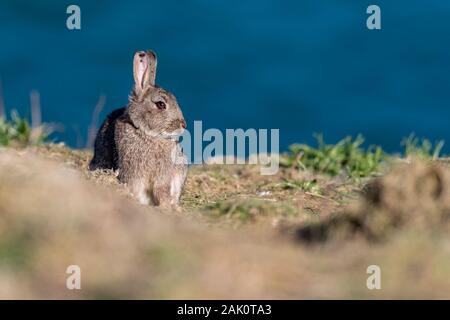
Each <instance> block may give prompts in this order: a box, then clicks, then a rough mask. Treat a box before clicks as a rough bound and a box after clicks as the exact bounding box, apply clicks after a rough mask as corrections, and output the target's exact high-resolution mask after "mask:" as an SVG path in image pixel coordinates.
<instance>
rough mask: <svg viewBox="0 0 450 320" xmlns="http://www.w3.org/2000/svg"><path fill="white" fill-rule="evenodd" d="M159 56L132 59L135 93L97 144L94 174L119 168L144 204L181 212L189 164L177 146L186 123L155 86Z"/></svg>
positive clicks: (111, 118) (114, 115)
mask: <svg viewBox="0 0 450 320" xmlns="http://www.w3.org/2000/svg"><path fill="white" fill-rule="evenodd" d="M156 65H157V58H156V54H155V53H154V52H152V51H147V52H144V51H138V52H136V54H135V55H134V65H133V73H134V81H135V84H134V89H133V91H132V93H131V95H130V98H129V104H128V106H127V107H126V108H121V109H117V110H115V111H113V112H112V113H111V114H109V115H108V117H107V118H106V120H105V122H104V123H103V124H102V126H101V128H100V130H99V132H98V134H97V137H96V141H95V150H94V157H93V159H92V161H91V163H90V164H89V168H90V170H95V169H98V168H102V169H114V170H115V169H118V170H119V176H118V177H119V180H120V181H122V182H124V183H126V184H127V186H128V187H129V189H130V191H131V192H132V193H133V195H134V196H135V197H136V198H137V199H138V200H139V201H140V202H141V203H143V204H149V203H153V204H155V205H160V206H164V207H171V208H175V209H178V208H179V207H178V202H179V199H180V194H181V190H182V188H183V185H184V182H185V180H186V174H187V159H186V157H185V155H184V154H183V151H182V149H181V147H180V145H179V143H178V137H179V136H180V135H181V134H182V132H183V131H184V129H185V128H186V121H185V120H184V118H183V114H182V112H181V110H180V107H179V106H178V103H177V100H176V98H175V96H174V95H173V94H171V93H170V92H168V91H166V90H164V89H162V88H159V87H157V86H156V85H155V78H156Z"/></svg>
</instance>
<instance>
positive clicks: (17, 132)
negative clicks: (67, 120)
mask: <svg viewBox="0 0 450 320" xmlns="http://www.w3.org/2000/svg"><path fill="white" fill-rule="evenodd" d="M49 133H50V130H49V129H48V126H47V125H40V126H38V127H36V128H32V127H31V125H30V122H29V121H28V119H26V118H23V117H21V116H20V115H19V114H18V113H17V112H16V111H12V112H11V119H10V120H7V119H5V118H3V117H0V146H11V147H26V146H32V145H40V144H42V143H44V142H45V141H47V138H48V135H49Z"/></svg>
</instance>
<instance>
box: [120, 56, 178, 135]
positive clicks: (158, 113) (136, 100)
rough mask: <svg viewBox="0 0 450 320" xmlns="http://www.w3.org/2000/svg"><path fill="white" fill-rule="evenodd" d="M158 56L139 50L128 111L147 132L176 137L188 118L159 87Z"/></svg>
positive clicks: (167, 93)
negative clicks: (156, 82) (157, 75)
mask: <svg viewBox="0 0 450 320" xmlns="http://www.w3.org/2000/svg"><path fill="white" fill-rule="evenodd" d="M156 64H157V58H156V54H155V53H154V52H153V51H146V52H145V51H138V52H136V54H135V55H134V63H133V73H134V82H135V83H134V89H133V91H132V93H131V96H130V104H129V106H128V114H129V116H130V119H131V121H132V122H133V125H134V126H136V127H137V128H139V129H140V130H143V131H144V132H145V133H146V134H148V135H151V136H155V137H163V138H173V137H177V136H179V135H181V134H182V133H183V130H184V129H185V128H186V121H185V120H184V117H183V113H182V112H181V110H180V107H179V106H178V102H177V99H176V98H175V96H174V95H173V94H172V93H170V92H169V91H167V90H164V89H163V88H160V87H158V86H156V84H155V78H156Z"/></svg>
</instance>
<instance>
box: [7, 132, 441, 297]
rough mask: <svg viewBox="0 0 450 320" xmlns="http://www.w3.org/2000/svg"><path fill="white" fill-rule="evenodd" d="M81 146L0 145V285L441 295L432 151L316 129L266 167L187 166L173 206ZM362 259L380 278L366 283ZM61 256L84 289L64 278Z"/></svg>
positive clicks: (43, 289)
mask: <svg viewBox="0 0 450 320" xmlns="http://www.w3.org/2000/svg"><path fill="white" fill-rule="evenodd" d="M25 141H26V140H25ZM10 145H12V144H10ZM24 145H25V144H24ZM410 145H415V146H416V147H417V148H419V149H420V148H421V146H422V145H423V144H422V143H421V141H420V140H418V142H417V143H416V144H414V143H411V144H410ZM435 149H436V148H435V146H433V147H431V148H428V147H426V148H423V150H422V151H424V152H423V154H425V155H428V156H432V155H433V153H435V151H436V150H435ZM409 150H412V149H411V148H409ZM439 154H440V153H439ZM91 157H92V153H91V152H90V151H87V150H83V151H80V150H73V149H70V148H67V147H65V146H64V145H63V144H53V143H49V144H41V145H38V146H33V147H31V148H24V149H21V150H17V149H15V148H10V149H9V148H4V149H3V150H2V152H1V153H0V181H2V183H1V184H0V233H1V234H3V235H4V237H3V238H2V239H1V241H0V278H1V279H2V283H4V285H3V286H0V298H51V299H57V298H58V299H64V298H68V299H73V298H105V297H106V298H114V299H119V298H122V299H124V298H138V299H139V298H149V299H153V298H155V299H166V298H170V299H177V298H186V299H187V298H190V299H201V298H203V299H204V298H209V299H226V298H232V299H239V298H242V299H263V298H268V299H270V298H281V299H296V298H327V299H330V298H335V299H336V298H363V299H364V298H368V299H371V298H407V297H411V298H435V297H437V298H448V297H449V292H450V282H449V281H448V277H447V275H448V274H449V272H450V262H449V260H448V252H449V249H450V248H449V243H450V242H449V241H448V240H449V237H448V234H449V232H448V231H449V230H450V215H449V212H450V201H449V199H450V197H449V196H450V169H449V168H448V167H447V165H445V164H443V165H441V164H439V165H437V166H434V163H433V162H430V161H421V162H420V165H417V164H414V162H413V161H399V162H400V163H397V162H395V161H388V160H389V159H391V158H394V157H395V156H393V155H388V154H386V153H385V152H383V151H382V150H381V149H380V148H377V147H369V148H364V146H363V139H362V137H357V138H356V139H352V138H346V139H343V140H341V141H340V142H338V143H337V144H335V145H332V144H325V143H324V141H323V139H322V138H321V137H318V146H316V147H310V146H305V145H297V148H295V147H291V151H290V153H289V154H287V155H285V156H284V157H283V161H284V162H283V168H281V169H280V170H279V171H278V173H277V174H275V175H273V176H262V175H261V174H260V171H259V167H258V166H248V165H198V166H192V167H191V168H190V170H189V174H188V179H187V183H186V186H185V188H184V191H183V195H182V199H181V200H182V201H181V206H182V208H183V212H182V213H170V212H161V211H159V210H157V209H155V208H153V207H150V206H142V205H139V204H138V203H137V202H136V201H135V200H134V199H133V198H132V197H131V196H130V194H129V193H128V192H127V190H126V186H124V185H123V184H121V183H119V182H118V181H117V177H116V175H115V173H114V172H112V171H108V170H104V171H101V170H98V171H94V172H91V171H89V170H88V169H87V166H88V162H89V160H90V158H91ZM327 157H328V159H327ZM50 160H51V161H50ZM384 162H386V165H388V166H389V169H390V170H384ZM399 166H401V167H399ZM386 172H387V173H386ZM380 173H382V176H380V177H376V178H374V176H378V175H379V174H380ZM385 173H386V174H385ZM344 174H345V175H346V176H349V177H351V178H352V179H342V177H341V175H344ZM361 177H365V178H367V179H362V182H363V183H359V181H356V180H358V179H361ZM375 182H376V183H375ZM398 199H403V200H402V201H398ZM24 226H30V228H27V229H26V230H24V228H23V227H24ZM6 231H7V232H6ZM22 235H25V236H22ZM430 235H432V236H430ZM317 248H319V250H317ZM374 263H375V264H377V265H379V266H380V267H381V268H382V272H383V290H380V291H375V290H373V291H370V290H367V287H366V285H365V284H366V279H367V274H366V268H367V266H368V265H370V264H374ZM70 264H78V265H80V267H81V268H82V270H83V271H82V274H83V278H82V282H83V284H82V287H83V290H72V291H70V290H67V289H66V288H65V285H64V282H65V279H66V278H65V276H66V275H65V270H66V268H67V266H68V265H70ZM105 270H108V272H107V273H105ZM417 270H419V271H420V277H418V275H417ZM412 278H414V279H416V280H417V281H416V284H415V286H414V288H412V287H411V286H408V283H409V282H410V279H412Z"/></svg>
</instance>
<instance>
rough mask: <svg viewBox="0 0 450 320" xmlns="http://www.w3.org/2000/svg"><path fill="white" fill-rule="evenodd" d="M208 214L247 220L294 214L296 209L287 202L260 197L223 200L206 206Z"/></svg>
mask: <svg viewBox="0 0 450 320" xmlns="http://www.w3.org/2000/svg"><path fill="white" fill-rule="evenodd" d="M205 210H206V212H208V215H210V216H214V217H226V218H228V219H230V220H235V219H237V220H238V221H242V222H247V221H254V220H256V219H258V218H259V217H268V216H274V217H277V216H284V217H286V216H294V215H296V210H295V208H293V207H292V206H291V205H289V204H288V203H285V202H278V203H273V202H270V201H266V200H260V199H251V198H247V199H238V200H236V199H233V200H221V201H218V202H216V203H214V204H211V205H209V206H207V207H206V208H205Z"/></svg>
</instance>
